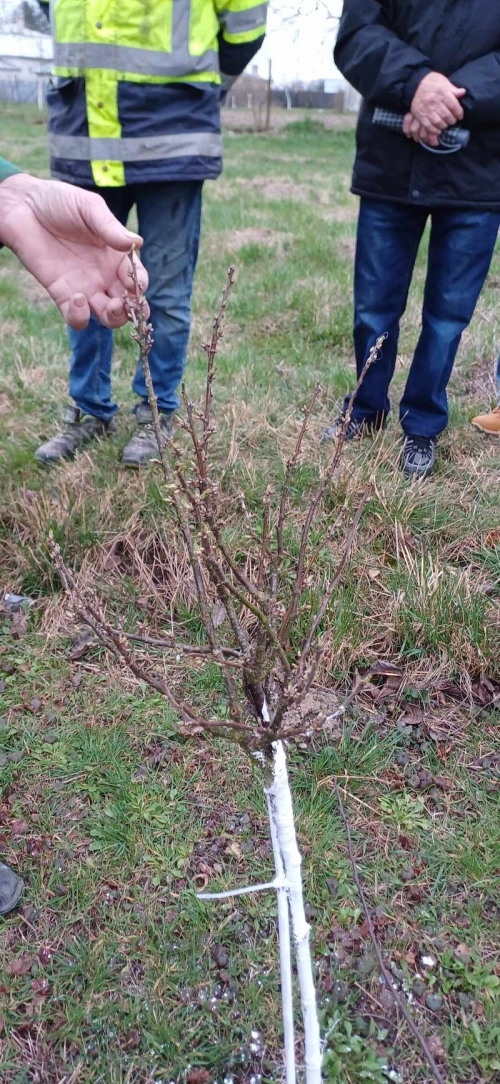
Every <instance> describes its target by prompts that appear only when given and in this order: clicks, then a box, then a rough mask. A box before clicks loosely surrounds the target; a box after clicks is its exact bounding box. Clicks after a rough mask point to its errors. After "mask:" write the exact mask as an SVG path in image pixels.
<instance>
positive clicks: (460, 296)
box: [346, 199, 500, 437]
mask: <svg viewBox="0 0 500 1084" xmlns="http://www.w3.org/2000/svg"><path fill="white" fill-rule="evenodd" d="M429 216H430V218H431V234H430V241H429V258H428V266H427V279H426V283H425V293H424V304H423V311H422V328H421V332H420V338H419V340H418V345H417V348H416V350H415V354H414V357H413V361H412V364H411V368H410V372H409V375H408V380H407V382H406V388H405V390H404V394H403V398H402V401H401V404H400V408H399V416H400V421H401V425H402V428H403V430H404V432H405V433H406V434H407V435H409V436H421V437H436V436H437V435H438V434H439V433H441V432H442V430H443V429H445V428H446V425H447V423H448V402H447V396H446V387H447V384H448V381H449V379H450V376H451V371H452V369H453V363H454V361H455V356H456V353H457V350H458V346H459V343H460V338H461V335H462V332H463V331H464V330H465V328H466V327H467V325H468V324H469V322H470V320H471V318H472V315H473V313H474V309H475V307H476V302H477V299H478V297H479V294H480V292H481V289H482V286H483V283H484V280H485V278H486V275H487V274H488V270H489V266H490V262H491V257H492V255H493V250H494V247H495V242H496V238H497V233H498V229H499V227H500V214H499V213H493V212H489V211H468V210H454V209H452V208H448V207H438V208H434V209H432V208H426V207H411V206H408V205H406V204H396V203H385V202H376V201H374V200H367V199H362V200H361V206H360V213H359V221H358V238H357V250H356V268H355V282H354V310H355V316H354V346H355V353H356V366H357V371H358V375H359V374H360V372H361V371H362V368H363V366H364V364H365V361H366V358H367V357H368V354H369V352H370V350H371V348H372V347H373V345H374V344H375V342H376V340H377V338H378V337H379V336H380V335H384V334H386V335H387V338H386V340H385V342H384V345H383V348H382V355H381V357H380V358H379V360H378V361H376V362H375V363H374V364H373V365H372V366H371V368H370V369H369V370H368V373H367V375H366V377H365V379H364V381H363V384H362V386H361V388H360V390H359V392H358V395H357V396H356V401H355V404H354V409H353V416H354V418H355V419H356V420H359V421H363V420H364V421H366V422H367V423H368V424H369V425H374V426H377V425H381V424H383V422H384V420H385V418H386V417H387V415H388V413H389V410H390V402H389V395H388V392H389V384H390V382H391V380H392V376H393V373H394V369H395V365H396V357H397V349H398V337H399V322H400V320H401V317H402V315H403V313H404V311H405V308H406V302H407V298H408V291H409V288H410V282H411V278H412V274H413V269H414V266H415V260H416V258H417V252H418V248H419V245H420V241H421V239H422V235H423V232H424V229H425V225H426V222H427V219H428V217H429ZM347 402H348V400H346V404H347Z"/></svg>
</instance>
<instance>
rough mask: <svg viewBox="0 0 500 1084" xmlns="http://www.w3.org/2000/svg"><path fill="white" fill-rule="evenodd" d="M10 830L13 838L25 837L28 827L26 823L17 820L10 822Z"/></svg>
mask: <svg viewBox="0 0 500 1084" xmlns="http://www.w3.org/2000/svg"><path fill="white" fill-rule="evenodd" d="M10 830H11V832H12V835H13V836H23V835H24V833H25V832H27V831H28V825H27V823H26V821H23V820H15V821H11V822H10Z"/></svg>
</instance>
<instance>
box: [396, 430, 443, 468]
mask: <svg viewBox="0 0 500 1084" xmlns="http://www.w3.org/2000/svg"><path fill="white" fill-rule="evenodd" d="M435 462H436V441H435V440H434V439H433V438H432V437H407V438H406V440H405V443H404V448H403V451H402V453H401V470H402V471H403V474H406V477H407V478H427V477H428V476H429V474H430V473H431V471H432V470H433V467H434V464H435Z"/></svg>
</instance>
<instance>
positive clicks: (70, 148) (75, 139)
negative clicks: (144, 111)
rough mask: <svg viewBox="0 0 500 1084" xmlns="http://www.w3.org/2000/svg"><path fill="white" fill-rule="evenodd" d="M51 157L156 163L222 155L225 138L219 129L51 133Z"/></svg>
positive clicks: (93, 160)
mask: <svg viewBox="0 0 500 1084" xmlns="http://www.w3.org/2000/svg"><path fill="white" fill-rule="evenodd" d="M49 149H50V154H51V156H52V158H72V159H76V160H78V161H84V162H102V161H106V162H156V161H161V160H162V159H164V158H185V157H186V158H188V157H193V158H194V157H198V156H200V157H203V158H219V157H221V156H222V140H221V137H220V135H218V134H217V133H216V132H187V133H180V134H176V135H159V136H144V137H143V138H135V137H122V138H121V139H90V138H89V137H88V136H66V135H57V134H55V133H49Z"/></svg>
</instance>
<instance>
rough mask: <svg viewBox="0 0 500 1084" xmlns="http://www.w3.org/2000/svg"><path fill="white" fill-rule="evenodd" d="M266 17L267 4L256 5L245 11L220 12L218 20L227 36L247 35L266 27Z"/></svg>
mask: <svg viewBox="0 0 500 1084" xmlns="http://www.w3.org/2000/svg"><path fill="white" fill-rule="evenodd" d="M266 15H267V4H258V6H257V7H253V8H248V9H247V10H246V11H222V12H221V14H220V16H219V18H220V20H221V23H222V25H223V27H224V30H227V32H228V34H248V33H249V32H250V31H251V30H258V29H259V27H260V26H265V25H266Z"/></svg>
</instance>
